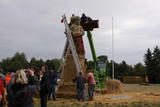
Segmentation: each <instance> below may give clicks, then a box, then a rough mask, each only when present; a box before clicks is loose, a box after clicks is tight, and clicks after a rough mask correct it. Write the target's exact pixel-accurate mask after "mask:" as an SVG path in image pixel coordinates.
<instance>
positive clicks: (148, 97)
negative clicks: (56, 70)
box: [49, 84, 160, 107]
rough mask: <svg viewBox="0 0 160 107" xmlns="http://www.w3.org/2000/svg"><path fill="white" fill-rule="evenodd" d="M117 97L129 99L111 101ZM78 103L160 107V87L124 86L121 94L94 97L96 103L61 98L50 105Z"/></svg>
mask: <svg viewBox="0 0 160 107" xmlns="http://www.w3.org/2000/svg"><path fill="white" fill-rule="evenodd" d="M115 96H118V97H119V96H120V97H121V96H122V97H123V96H127V97H126V98H119V99H111V98H112V97H115ZM77 103H78V105H79V104H87V105H92V104H95V103H97V104H132V103H143V104H158V106H153V107H160V105H159V104H160V85H138V84H124V85H123V92H122V93H120V94H96V95H95V97H94V101H86V102H78V101H77V100H76V99H62V98H59V99H57V101H50V102H49V105H56V104H57V105H58V104H64V105H70V106H71V105H73V104H77ZM57 107H58V106H57ZM62 107H63V106H62ZM71 107H72V106H71ZM106 107H107V106H106ZM127 107H128V106H127ZM135 107H137V106H135ZM140 107H141V106H140ZM142 107H143V106H142ZM146 107H152V106H146Z"/></svg>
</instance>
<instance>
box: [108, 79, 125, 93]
mask: <svg viewBox="0 0 160 107" xmlns="http://www.w3.org/2000/svg"><path fill="white" fill-rule="evenodd" d="M122 85H123V84H122V83H121V81H119V80H108V81H106V86H107V93H109V94H113V93H121V92H122Z"/></svg>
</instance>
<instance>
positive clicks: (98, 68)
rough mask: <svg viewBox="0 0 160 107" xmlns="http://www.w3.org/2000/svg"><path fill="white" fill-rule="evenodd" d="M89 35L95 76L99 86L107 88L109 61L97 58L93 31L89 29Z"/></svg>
mask: <svg viewBox="0 0 160 107" xmlns="http://www.w3.org/2000/svg"><path fill="white" fill-rule="evenodd" d="M87 37H88V41H89V44H90V48H91V52H92V57H93V61H94V72H93V74H94V77H95V80H96V82H97V88H105V81H106V80H107V77H108V69H107V62H104V61H102V60H100V59H98V58H97V56H96V52H95V48H94V44H93V39H92V33H91V31H87Z"/></svg>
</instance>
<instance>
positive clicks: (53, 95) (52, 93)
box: [48, 85, 56, 100]
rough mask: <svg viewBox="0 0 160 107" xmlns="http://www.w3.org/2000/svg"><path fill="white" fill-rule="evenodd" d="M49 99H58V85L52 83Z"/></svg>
mask: <svg viewBox="0 0 160 107" xmlns="http://www.w3.org/2000/svg"><path fill="white" fill-rule="evenodd" d="M48 97H49V98H48V99H49V100H52V99H53V100H56V86H55V85H51V86H50V93H49V96H48Z"/></svg>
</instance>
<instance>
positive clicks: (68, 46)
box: [56, 15, 82, 90]
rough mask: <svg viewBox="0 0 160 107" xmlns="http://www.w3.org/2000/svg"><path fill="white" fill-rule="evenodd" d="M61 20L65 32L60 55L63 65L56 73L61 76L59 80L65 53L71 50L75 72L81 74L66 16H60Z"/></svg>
mask: <svg viewBox="0 0 160 107" xmlns="http://www.w3.org/2000/svg"><path fill="white" fill-rule="evenodd" d="M62 20H63V23H64V25H65V30H66V37H67V39H66V43H65V46H64V50H63V54H62V57H61V61H62V62H63V63H64V64H63V65H60V67H59V69H58V71H61V76H60V80H61V79H62V76H63V71H64V65H65V62H66V59H65V57H66V53H67V52H68V51H69V50H71V53H72V57H73V61H74V64H75V67H76V71H77V72H78V73H79V72H81V70H82V69H81V64H80V61H79V57H78V54H77V51H76V47H75V44H74V41H73V37H72V34H71V30H70V28H69V25H68V22H67V19H66V16H65V15H63V16H62ZM58 88H59V85H58V86H57V88H56V90H57V89H58Z"/></svg>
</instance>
